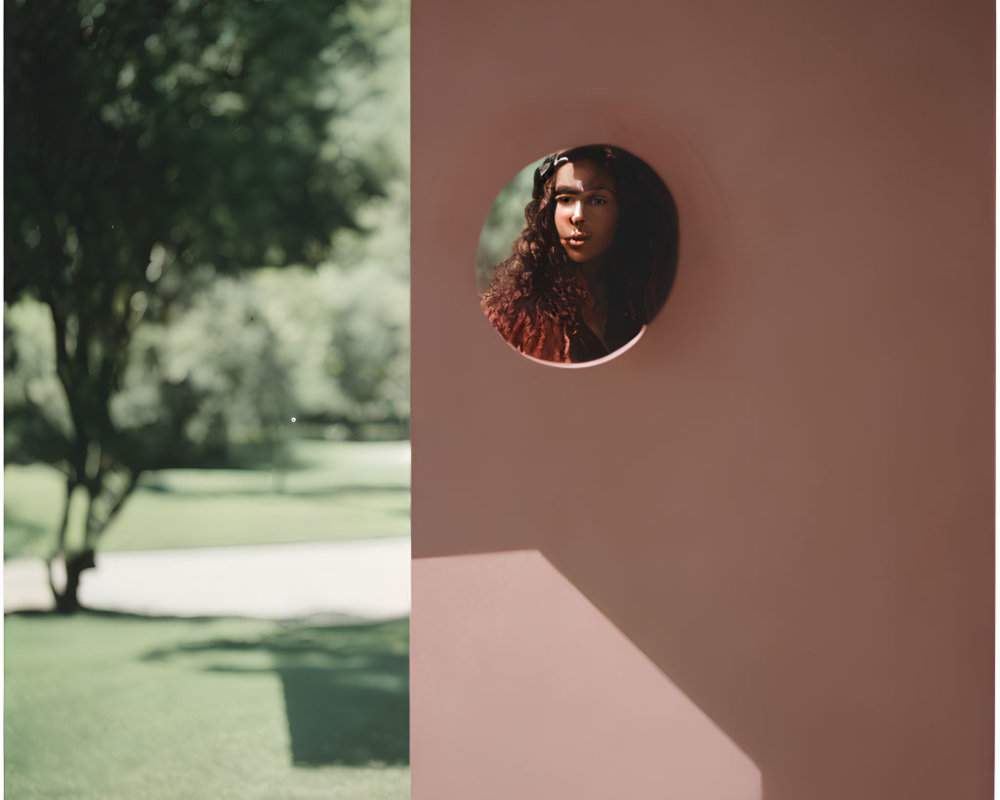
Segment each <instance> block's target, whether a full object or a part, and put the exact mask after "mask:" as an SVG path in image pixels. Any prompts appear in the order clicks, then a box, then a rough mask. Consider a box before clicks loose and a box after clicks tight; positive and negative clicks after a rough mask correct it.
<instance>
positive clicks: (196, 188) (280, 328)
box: [4, 0, 408, 605]
mask: <svg viewBox="0 0 1000 800" xmlns="http://www.w3.org/2000/svg"><path fill="white" fill-rule="evenodd" d="M407 23H408V5H407V3H406V2H405V0H332V1H331V0H296V2H294V3H291V2H272V1H271V0H129V2H124V0H118V1H114V0H108V1H107V2H99V1H98V0H81V2H79V3H78V4H77V5H76V6H75V7H73V6H71V7H67V6H65V4H61V3H56V2H54V0H14V2H11V3H8V4H7V5H6V6H5V29H6V43H5V45H6V46H5V52H4V58H5V70H6V78H7V81H6V92H5V110H6V112H7V113H6V120H7V122H6V127H5V133H6V142H7V146H6V149H5V170H6V176H7V197H6V204H5V225H6V229H7V236H6V240H5V285H4V290H5V304H6V315H5V321H4V330H5V334H6V338H5V348H4V370H5V375H6V384H5V390H4V401H5V419H6V424H7V434H6V437H5V456H6V458H8V459H9V460H17V461H42V462H45V463H50V464H54V465H56V466H57V467H58V468H59V469H60V470H61V471H62V472H63V473H64V475H65V477H66V497H65V505H66V507H67V508H68V506H69V504H70V500H71V498H72V496H73V495H74V493H75V492H77V491H78V490H79V491H82V492H84V493H85V494H86V497H87V505H88V511H87V514H86V523H85V532H84V535H83V537H82V541H83V543H84V544H83V550H82V551H81V552H80V553H73V554H70V553H66V552H65V541H66V531H65V526H66V519H65V515H64V521H63V523H62V526H61V529H60V531H59V533H58V537H57V538H58V545H57V547H56V554H57V555H62V556H65V557H66V561H67V565H68V567H72V565H71V564H70V561H71V560H72V559H73V558H78V561H79V564H78V565H77V566H79V568H81V569H83V568H86V567H87V566H88V565H89V562H90V561H92V558H93V557H92V550H93V548H94V546H95V544H96V541H97V539H98V538H99V536H100V534H101V533H102V532H103V530H104V528H105V527H106V525H107V524H108V523H109V522H110V521H111V519H113V518H114V516H115V515H116V514H117V513H118V511H119V510H120V508H121V505H122V503H124V501H125V499H126V498H127V497H128V496H129V494H130V493H131V492H132V490H133V489H134V488H135V485H136V481H137V479H138V476H139V475H140V474H141V473H142V472H143V471H145V470H149V469H157V468H161V467H165V466H170V465H176V464H192V463H203V462H205V461H206V460H209V461H217V460H219V459H224V458H225V457H226V453H227V451H228V448H229V447H230V445H232V444H233V443H240V442H254V441H256V442H264V443H266V444H267V445H268V446H269V448H270V451H271V452H272V455H273V457H274V458H275V459H277V458H278V455H277V453H278V450H279V449H280V445H281V431H283V430H286V429H287V426H286V425H283V424H281V423H284V422H286V421H287V420H288V418H289V417H291V416H296V414H299V415H301V416H303V417H308V418H311V419H315V420H317V421H331V420H332V421H340V422H343V423H344V424H348V425H357V424H360V423H363V422H369V421H373V420H374V421H384V420H391V421H394V422H395V423H396V424H397V426H403V430H405V422H406V420H407V418H408V406H407V395H408V384H407V369H408V341H407V335H408V334H407V330H408V318H407V314H408V308H407V306H408V296H407V270H408V250H407V245H408V207H407V186H408V175H407V172H408V160H407V159H408V151H407V139H408V107H407V97H408V86H407V83H406V79H407V64H408V24H407ZM296 265H297V266H296ZM278 267H282V268H283V269H281V270H278V269H277V268H278ZM307 267H309V268H311V271H310V269H307ZM248 270H250V271H249V272H248ZM69 571H70V572H72V570H71V569H70V570H69ZM70 582H72V580H71V581H70ZM71 589H72V587H69V586H68V587H67V589H66V593H67V595H69V594H71V593H72V592H71ZM53 591H54V592H56V593H57V597H58V594H59V593H58V591H57V589H56V587H55V586H54V587H53ZM69 600H72V598H69ZM67 602H69V601H67ZM73 602H75V601H73ZM71 605H72V603H71Z"/></svg>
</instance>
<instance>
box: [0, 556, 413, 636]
mask: <svg viewBox="0 0 1000 800" xmlns="http://www.w3.org/2000/svg"><path fill="white" fill-rule="evenodd" d="M3 578H4V581H3V582H4V587H3V594H4V612H10V611H22V610H28V609H45V610H47V609H51V608H52V598H51V595H50V592H49V588H48V580H47V577H46V572H45V565H44V563H43V562H42V561H41V560H40V559H13V560H11V561H7V562H5V563H4V569H3ZM80 602H81V603H83V605H84V606H86V607H88V608H92V609H100V610H107V611H125V612H131V613H136V614H153V615H170V616H184V617H189V616H245V617H259V618H264V619H295V618H301V617H308V616H313V615H317V614H322V615H327V614H333V615H344V616H348V617H359V618H364V619H387V618H390V617H400V616H405V615H407V614H409V613H410V540H409V538H395V539H368V540H364V541H355V542H323V543H314V544H281V545H262V546H257V547H213V548H198V549H190V550H153V551H146V552H133V553H101V552H98V554H97V568H96V569H92V570H88V571H87V572H85V573H84V574H83V577H82V579H81V583H80Z"/></svg>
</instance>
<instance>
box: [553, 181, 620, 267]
mask: <svg viewBox="0 0 1000 800" xmlns="http://www.w3.org/2000/svg"><path fill="white" fill-rule="evenodd" d="M553 197H554V203H555V221H556V233H558V235H559V243H560V244H561V245H562V246H563V249H564V250H565V251H566V255H568V256H569V258H570V260H571V261H574V262H576V263H577V264H582V263H584V262H587V261H592V260H594V259H595V258H600V257H601V256H603V255H604V254H605V253H607V252H608V250H609V249H610V248H611V244H612V243H613V242H614V240H615V230H616V229H617V227H618V195H617V194H616V187H615V179H614V177H613V176H612V175H611V172H610V171H609V170H607V169H604V168H602V167H599V166H598V165H597V164H596V163H594V162H593V161H577V162H575V163H570V164H563V165H562V166H561V167H559V170H558V171H557V172H556V177H555V193H554V195H553Z"/></svg>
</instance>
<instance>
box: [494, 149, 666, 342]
mask: <svg viewBox="0 0 1000 800" xmlns="http://www.w3.org/2000/svg"><path fill="white" fill-rule="evenodd" d="M578 161H591V162H594V163H595V164H596V165H597V166H598V167H600V168H602V169H606V170H608V171H609V172H610V173H611V175H612V176H613V177H614V180H615V187H616V195H617V197H618V202H619V217H618V225H617V228H616V230H615V239H614V243H613V244H612V246H611V249H610V256H611V258H610V263H611V265H612V266H611V268H610V270H609V272H608V274H607V275H606V276H605V278H606V280H607V282H608V286H609V292H610V293H611V295H612V297H614V298H616V300H615V302H616V305H617V307H618V309H619V312H620V313H621V315H622V316H623V318H624V319H626V320H628V321H630V322H631V325H627V326H626V328H627V330H628V332H629V333H628V335H627V337H626V338H625V341H621V342H617V341H609V342H608V347H609V348H610V349H611V350H615V349H617V348H618V347H620V346H621V345H622V344H625V342H626V341H628V339H631V338H632V337H633V336H634V335H635V334H636V333H638V331H639V329H641V327H642V326H643V325H646V324H648V323H649V322H650V321H651V320H652V319H653V317H654V316H655V315H656V313H657V311H659V309H660V307H661V306H662V305H663V302H664V300H665V299H666V296H667V293H668V292H669V291H670V287H671V285H672V284H673V279H674V273H675V271H676V264H677V238H678V237H677V208H676V206H675V204H674V201H673V198H672V197H671V195H670V192H669V190H668V189H667V187H666V186H665V185H664V184H663V181H661V180H660V178H659V176H658V175H657V174H656V173H655V172H654V171H653V170H652V169H651V168H650V167H649V166H648V165H647V164H646V163H645V162H644V161H642V160H641V159H639V158H637V157H635V156H633V155H632V154H631V153H629V152H627V151H625V150H622V149H621V148H618V147H613V146H610V145H586V146H584V147H576V148H573V149H571V150H565V151H562V152H560V153H556V154H555V155H553V156H549V157H548V158H547V159H545V161H544V162H543V164H542V166H541V167H539V169H538V170H536V172H535V190H534V193H533V197H532V199H531V202H529V203H528V205H527V206H526V207H525V209H524V218H525V222H526V223H527V224H526V226H525V228H524V230H523V231H522V232H521V235H520V236H519V237H518V238H517V240H516V241H515V242H514V245H513V248H512V250H511V255H510V257H509V258H508V259H507V260H506V261H504V262H502V263H501V264H500V265H499V266H498V267H497V270H496V274H495V276H494V278H493V281H492V283H491V284H490V288H489V290H488V291H487V293H486V295H485V296H484V297H483V300H482V305H483V308H484V310H485V311H486V313H487V316H488V317H489V319H490V321H491V322H492V323H493V325H494V326H495V327H496V328H497V330H498V331H499V332H500V334H501V335H502V336H503V337H504V338H505V339H506V340H507V341H508V342H510V343H511V344H512V345H514V346H515V347H516V348H517V349H519V350H521V351H522V352H524V353H527V354H528V355H533V356H536V357H538V358H543V359H546V360H550V361H585V360H590V359H591V358H595V357H597V355H594V354H593V353H587V352H582V351H581V348H580V347H579V346H578V344H579V338H580V337H579V334H580V333H581V331H582V330H583V327H584V325H585V323H584V322H583V316H582V308H583V305H584V303H585V302H586V300H587V295H586V290H585V289H584V287H583V286H582V285H581V284H580V282H579V281H578V279H577V267H576V265H575V264H574V263H573V262H572V261H570V259H569V258H568V256H567V255H566V252H565V250H564V249H563V246H562V244H561V243H560V241H559V235H558V233H557V231H556V225H555V215H554V184H555V176H556V173H557V172H558V167H559V166H561V165H562V164H565V163H576V162H578ZM610 334H611V332H610V331H609V339H611V338H614V337H612V336H611V335H610ZM612 344H613V345H614V346H613V347H612ZM585 349H586V348H583V350H585ZM598 355H599V354H598Z"/></svg>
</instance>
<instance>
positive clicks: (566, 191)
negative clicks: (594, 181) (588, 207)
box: [555, 186, 615, 194]
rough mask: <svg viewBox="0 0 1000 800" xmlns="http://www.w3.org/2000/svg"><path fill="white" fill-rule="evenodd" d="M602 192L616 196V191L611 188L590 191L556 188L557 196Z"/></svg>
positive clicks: (569, 187) (598, 187) (597, 188)
mask: <svg viewBox="0 0 1000 800" xmlns="http://www.w3.org/2000/svg"><path fill="white" fill-rule="evenodd" d="M600 191H605V192H611V194H615V190H614V189H612V188H611V187H610V186H594V187H591V188H589V189H577V188H575V187H573V186H557V187H556V188H555V193H556V194H589V193H590V192H600Z"/></svg>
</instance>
